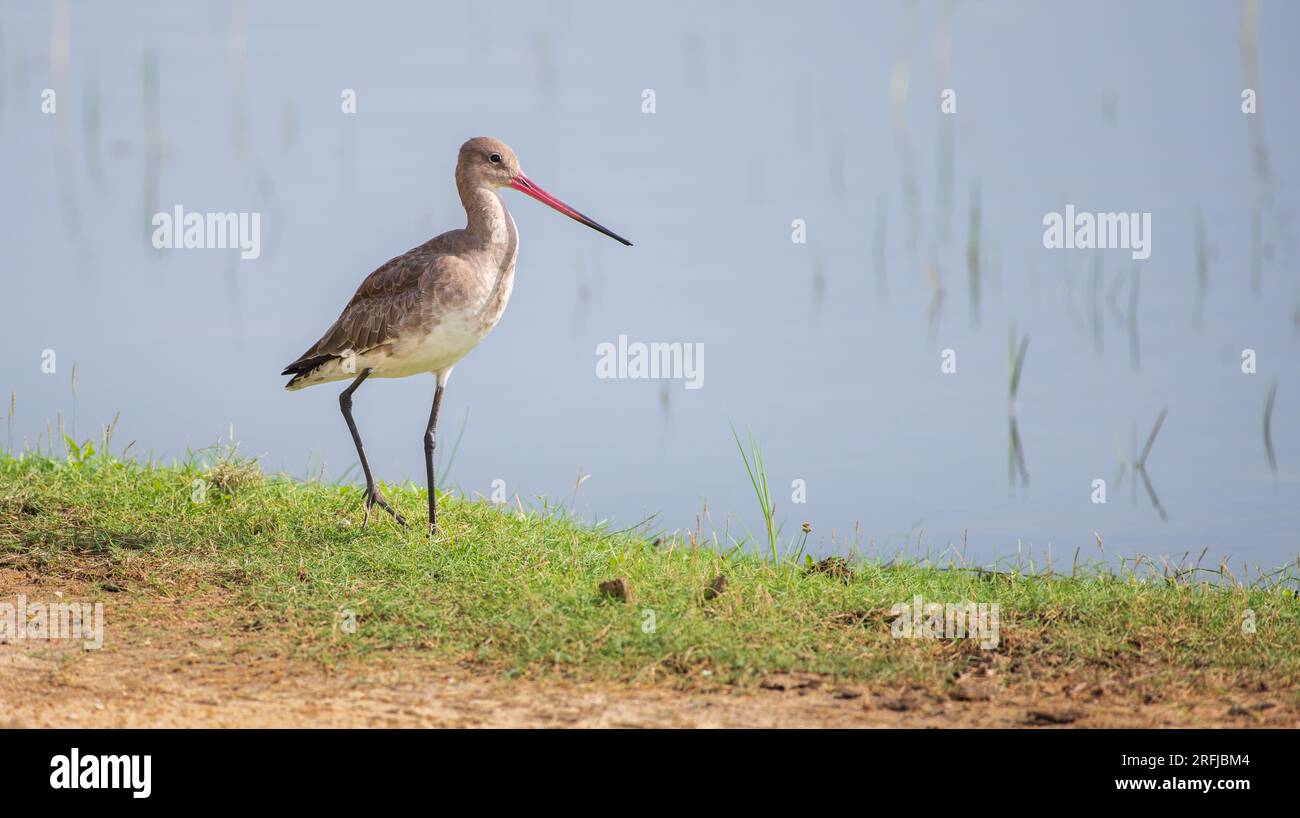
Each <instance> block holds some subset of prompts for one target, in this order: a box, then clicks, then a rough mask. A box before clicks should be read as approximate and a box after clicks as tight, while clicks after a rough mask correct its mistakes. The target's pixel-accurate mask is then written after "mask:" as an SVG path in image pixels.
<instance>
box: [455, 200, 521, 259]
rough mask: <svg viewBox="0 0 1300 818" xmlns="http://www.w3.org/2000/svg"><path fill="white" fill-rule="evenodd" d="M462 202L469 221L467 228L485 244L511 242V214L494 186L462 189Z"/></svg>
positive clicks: (505, 243)
mask: <svg viewBox="0 0 1300 818" xmlns="http://www.w3.org/2000/svg"><path fill="white" fill-rule="evenodd" d="M460 201H461V204H463V205H464V206H465V215H466V217H468V219H469V221H468V223H467V224H466V226H465V230H466V231H467V232H468V233H469V234H470V235H471V236H473V237H474V238H476V239H478V240H479V241H481V242H482V243H483V244H485V245H488V244H501V245H507V244H510V242H511V233H512V232H513V231H511V229H510V214H509V213H508V212H506V205H505V202H503V201H501V197H500V196H498V195H497V192H496V191H495V190H493V189H492V188H487V187H475V188H468V189H462V190H461V191H460Z"/></svg>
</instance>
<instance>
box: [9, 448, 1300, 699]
mask: <svg viewBox="0 0 1300 818" xmlns="http://www.w3.org/2000/svg"><path fill="white" fill-rule="evenodd" d="M197 481H202V482H201V483H200V482H197ZM198 488H202V489H203V491H202V492H200V493H196V490H197V489H198ZM385 491H386V493H387V495H388V497H389V498H390V500H392V501H393V502H394V503H395V504H396V506H397V507H398V508H399V509H401V511H402V512H403V513H404V514H405V515H406V516H407V517H408V518H409V519H410V520H411V521H412V523H413V524H412V526H411V528H409V529H405V530H403V529H399V528H397V527H396V526H395V525H394V524H393V523H392V521H391V520H390V519H389V518H388V517H387V516H386V515H384V514H382V513H380V512H377V513H376V514H374V515H372V518H371V524H370V527H369V528H368V529H366V530H361V528H360V524H361V519H362V492H361V490H360V489H359V488H357V487H354V486H340V485H332V484H325V483H319V482H302V481H299V480H293V479H289V478H283V477H264V476H263V475H262V474H261V473H260V472H259V471H258V470H257V468H256V466H254V465H251V464H249V463H247V462H241V461H239V460H237V459H232V458H230V457H225V458H216V459H215V461H212V462H208V461H205V459H204V458H203V457H202V456H198V457H194V458H192V459H191V461H190V462H188V463H183V464H177V465H172V466H162V465H156V464H140V463H136V462H124V461H122V460H120V459H115V458H111V457H106V456H103V455H101V454H94V453H93V452H88V451H86V450H85V449H84V448H83V449H81V450H78V452H77V453H76V454H74V456H72V457H71V458H68V459H59V458H52V457H48V456H39V455H31V454H28V455H25V456H23V457H12V456H7V455H0V567H4V566H13V565H17V566H19V567H27V568H31V569H37V570H39V571H41V572H43V573H45V574H50V575H60V574H63V575H67V576H75V577H78V578H81V579H87V578H89V579H90V580H91V581H92V582H95V583H98V584H99V585H100V586H101V587H108V588H110V589H125V590H126V591H128V592H130V593H131V594H135V595H141V596H147V597H154V598H158V599H170V600H175V601H177V602H179V603H181V604H182V605H184V604H185V603H187V602H189V601H191V600H199V599H204V600H207V599H211V598H212V596H213V594H214V593H215V594H216V595H217V596H220V597H222V598H225V599H228V600H229V601H228V603H226V604H228V605H230V606H232V609H236V610H238V611H240V612H241V613H247V615H248V616H250V617H251V616H256V617H257V618H258V619H259V620H261V621H262V622H264V623H268V625H269V626H270V627H269V629H268V633H269V634H271V637H268V638H275V639H278V640H280V645H281V648H282V649H283V650H284V651H286V652H287V653H289V654H293V655H296V656H301V657H303V658H305V659H307V660H310V661H320V662H338V661H349V660H367V659H369V658H372V657H374V656H375V654H377V653H383V654H386V655H391V656H406V655H408V654H411V653H414V654H418V655H420V656H422V657H427V658H431V659H435V660H444V659H445V660H449V661H461V662H465V661H468V662H472V663H479V664H481V665H482V666H483V667H484V668H487V669H491V670H493V672H501V673H504V674H507V675H511V676H516V675H544V674H552V673H557V674H562V675H565V676H571V677H576V678H587V679H621V680H653V679H660V680H662V679H665V678H667V679H678V680H684V681H689V682H696V681H699V680H701V679H704V678H708V679H709V680H710V681H711V682H739V683H744V682H746V681H752V680H755V679H758V678H761V676H762V675H763V674H765V673H769V672H772V671H780V670H799V671H809V672H817V673H825V674H832V675H834V676H836V677H840V678H844V679H856V680H867V681H871V680H899V679H912V680H917V681H921V682H928V683H936V684H945V683H947V682H948V681H950V680H951V679H953V678H954V677H955V676H956V675H958V674H960V673H962V672H965V671H966V670H969V669H971V668H973V667H976V666H981V665H988V664H989V663H990V662H992V663H993V664H994V665H995V666H997V667H999V668H1001V669H1002V672H1003V678H1017V677H1024V678H1034V679H1042V678H1053V677H1055V676H1062V677H1070V676H1079V675H1086V674H1088V673H1089V672H1094V671H1095V672H1098V673H1105V674H1110V675H1112V676H1114V675H1122V676H1124V677H1125V678H1130V679H1142V680H1146V681H1144V682H1143V683H1144V684H1149V685H1183V684H1193V685H1210V686H1213V685H1221V684H1246V683H1259V682H1266V683H1268V684H1269V685H1271V686H1272V687H1274V688H1275V689H1276V688H1286V687H1290V688H1294V686H1295V685H1296V683H1297V680H1300V601H1297V600H1296V598H1295V591H1294V587H1295V581H1294V578H1293V577H1292V576H1290V575H1289V574H1288V575H1287V576H1286V577H1274V578H1273V583H1272V584H1271V586H1270V587H1263V586H1264V584H1263V583H1260V584H1257V586H1256V587H1243V586H1242V585H1240V584H1238V583H1236V582H1234V581H1218V582H1214V583H1207V582H1194V581H1193V580H1194V579H1196V578H1198V576H1191V577H1189V576H1188V575H1186V574H1184V575H1180V576H1179V577H1176V578H1175V577H1163V576H1160V575H1159V574H1157V573H1153V572H1147V573H1146V574H1145V575H1144V574H1143V573H1142V572H1140V571H1135V570H1133V569H1131V568H1130V569H1129V570H1126V571H1123V572H1121V573H1114V572H1110V571H1097V570H1087V571H1078V572H1077V573H1079V574H1080V575H1079V576H1078V577H1070V576H1063V575H1060V574H1055V575H1042V574H1038V575H1026V574H1024V573H1021V572H1019V571H1015V570H1013V571H1001V572H986V571H979V570H974V569H970V570H961V569H958V568H956V567H950V568H947V569H945V568H942V567H939V566H930V565H907V564H904V565H889V564H882V563H879V562H869V561H862V560H855V561H853V562H852V563H851V565H850V567H851V575H846V574H844V573H843V572H837V571H829V570H828V571H818V570H815V568H816V566H815V565H812V564H810V562H809V561H803V562H801V561H798V560H795V559H781V560H775V561H774V560H772V559H770V558H765V557H764V556H761V555H758V554H755V553H752V552H751V551H748V550H746V549H732V550H730V551H728V552H725V553H724V552H720V551H718V550H714V549H711V548H704V547H694V546H692V545H690V544H688V543H684V542H682V541H679V540H674V539H671V538H666V539H661V540H659V541H657V542H656V541H652V540H650V539H648V538H646V537H642V536H638V535H635V534H632V533H628V532H621V533H620V532H610V531H607V530H603V529H600V528H592V527H589V526H584V525H581V524H579V523H577V522H574V521H572V520H569V519H564V518H563V517H562V516H556V515H554V514H551V515H547V514H542V513H538V512H530V513H525V512H522V511H521V510H520V509H518V508H513V509H512V508H500V507H496V506H492V505H490V504H488V503H485V502H471V501H468V500H465V499H460V498H455V497H452V496H442V497H441V498H440V512H439V521H440V524H441V525H442V527H443V530H442V533H441V534H440V536H439V538H438V539H437V540H436V541H434V542H432V543H431V542H430V541H429V540H428V539H427V537H426V536H425V535H424V534H423V533H422V528H423V527H422V526H421V525H420V523H419V521H420V520H422V519H423V518H424V513H425V512H424V500H423V499H422V497H423V492H422V491H420V490H418V489H416V488H414V487H393V486H388V487H386V488H385ZM196 500H201V502H199V501H196ZM763 545H765V546H769V547H770V546H771V545H772V543H771V542H767V543H763ZM823 567H825V566H823ZM832 567H833V566H832ZM719 575H725V577H726V587H725V589H724V590H723V591H722V592H721V593H720V594H712V593H706V588H708V586H709V585H710V583H711V582H713V581H714V579H715V578H716V577H717V576H719ZM615 578H621V579H623V580H624V583H625V585H626V587H627V589H628V592H629V593H628V599H627V600H620V599H617V598H611V597H609V596H607V595H604V594H602V593H601V592H600V591H599V590H598V586H599V584H600V583H602V582H604V581H607V580H611V579H615ZM1218 579H1220V580H1222V579H1223V578H1222V577H1219V578H1218ZM916 595H920V596H922V597H923V598H924V600H925V601H927V602H941V603H946V602H952V603H966V602H976V603H980V602H988V603H992V602H996V603H998V604H999V605H1000V607H1001V634H1000V637H1001V639H1000V644H999V646H998V647H997V649H996V650H993V651H983V650H980V649H979V647H978V646H977V645H976V644H975V642H973V641H972V640H955V641H954V640H937V641H936V640H926V639H895V638H892V637H891V634H890V624H889V617H888V611H889V610H890V608H891V607H892V606H893V605H894V604H896V603H901V602H909V601H911V600H912V598H913V597H914V596H916ZM114 598H119V599H120V598H121V597H120V596H119V594H113V595H112V596H110V597H108V601H110V602H111V601H112V600H113V599H114ZM195 604H198V603H197V602H196V603H195ZM1248 609H1249V610H1252V611H1253V612H1254V618H1255V623H1256V632H1255V633H1254V634H1246V633H1243V630H1242V619H1243V616H1245V615H1246V611H1247V610H1248ZM348 612H352V613H354V614H355V617H356V621H357V627H356V629H355V632H354V633H349V632H347V631H348V630H350V629H349V628H345V627H344V623H345V622H346V621H347V619H348ZM109 616H110V628H111V617H112V612H111V610H110V613H109ZM651 624H653V627H650V626H651ZM110 638H111V634H110ZM706 671H707V673H706Z"/></svg>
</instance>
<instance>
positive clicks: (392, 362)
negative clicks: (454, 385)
mask: <svg viewBox="0 0 1300 818" xmlns="http://www.w3.org/2000/svg"><path fill="white" fill-rule="evenodd" d="M491 329H492V327H491V326H487V325H485V324H484V322H483V319H482V317H481V316H480V315H477V314H468V313H459V312H458V313H450V314H447V315H443V316H442V317H441V320H439V321H438V323H437V325H435V326H434V327H433V329H431V330H430V331H429V332H427V333H425V334H423V335H421V336H419V337H415V338H409V339H405V340H402V341H398V342H396V343H394V344H393V345H392V348H391V349H390V350H377V351H376V352H375V353H373V354H366V355H362V356H360V357H359V358H358V360H357V363H358V368H359V369H364V368H366V367H371V368H372V369H373V370H374V371H373V372H372V373H371V375H372V376H375V377H380V378H405V377H406V376H408V375H416V374H419V373H421V372H442V371H444V370H447V369H450V368H451V367H452V366H454V365H455V364H456V362H457V361H459V360H460V359H461V358H464V357H465V356H466V355H468V354H469V351H470V350H471V349H473V348H474V347H476V346H478V343H479V341H482V340H483V338H484V337H485V336H486V335H487V334H488V331H489V330H491ZM367 359H370V360H367Z"/></svg>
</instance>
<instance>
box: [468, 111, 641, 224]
mask: <svg viewBox="0 0 1300 818" xmlns="http://www.w3.org/2000/svg"><path fill="white" fill-rule="evenodd" d="M456 182H457V185H458V186H460V187H462V189H463V188H464V187H466V186H468V187H469V188H478V187H489V188H492V189H493V190H496V189H498V188H503V187H509V188H514V189H515V190H517V191H519V192H520V193H524V194H527V195H529V196H531V197H533V198H534V199H536V200H537V201H539V202H541V203H542V204H545V205H546V206H548V207H551V208H554V209H555V210H558V211H559V212H561V213H563V214H564V215H566V216H568V217H569V218H570V219H573V220H574V221H577V222H581V223H582V224H585V225H587V226H588V227H590V228H591V229H592V230H595V231H597V232H600V233H604V234H605V235H606V236H609V237H610V238H611V239H614V240H615V241H620V242H622V243H623V244H626V245H628V246H631V244H632V242H630V241H628V240H627V239H625V238H623V237H622V236H620V235H618V234H617V233H615V232H613V231H611V230H608V229H606V228H605V227H602V226H601V225H600V224H598V223H597V222H595V221H594V220H592V219H590V218H588V217H586V216H584V215H582V214H581V213H579V212H578V211H577V210H574V209H573V208H572V207H569V206H568V205H567V204H565V203H564V202H562V201H560V200H559V199H557V198H555V197H554V196H552V195H551V194H549V193H547V192H546V191H545V190H542V188H541V187H539V186H538V185H537V183H535V182H533V180H531V179H529V178H528V177H527V176H525V175H524V171H523V169H522V168H520V167H519V157H517V156H515V152H514V151H512V150H510V146H509V145H507V144H506V143H504V142H502V141H501V140H500V139H493V138H492V137H490V136H476V137H474V138H473V139H471V140H469V141H468V142H466V143H465V144H464V145H461V146H460V157H459V158H458V159H457V160H456Z"/></svg>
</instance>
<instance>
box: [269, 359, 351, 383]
mask: <svg viewBox="0 0 1300 818" xmlns="http://www.w3.org/2000/svg"><path fill="white" fill-rule="evenodd" d="M338 357H341V356H339V355H313V356H311V357H310V358H299V359H298V360H296V361H294V362H293V363H291V364H289V365H288V366H286V367H285V368H284V371H283V372H281V373H280V374H281V375H292V376H293V377H292V378H290V379H289V382H288V383H286V384H285V386H286V387H289V386H293V385H294V384H295V383H297V382H298V381H299V380H301V379H302V378H305V377H307V376H308V375H310V374H311V373H312V372H313V371H315V369H316V368H317V367H318V366H320V365H321V364H323V363H326V362H328V361H332V360H334V359H335V358H338Z"/></svg>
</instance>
